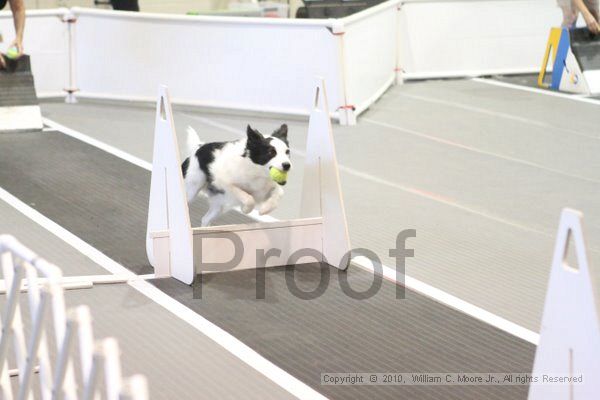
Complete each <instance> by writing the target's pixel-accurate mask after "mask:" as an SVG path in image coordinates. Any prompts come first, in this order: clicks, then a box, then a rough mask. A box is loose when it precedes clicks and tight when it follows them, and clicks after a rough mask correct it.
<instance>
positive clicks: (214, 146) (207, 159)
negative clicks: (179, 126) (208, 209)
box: [182, 142, 227, 194]
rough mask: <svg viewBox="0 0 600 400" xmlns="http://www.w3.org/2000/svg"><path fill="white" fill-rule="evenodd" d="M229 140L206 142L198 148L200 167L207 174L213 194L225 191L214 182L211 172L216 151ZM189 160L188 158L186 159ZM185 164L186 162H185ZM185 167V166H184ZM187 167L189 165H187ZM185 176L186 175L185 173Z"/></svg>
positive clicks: (197, 156)
mask: <svg viewBox="0 0 600 400" xmlns="http://www.w3.org/2000/svg"><path fill="white" fill-rule="evenodd" d="M226 144H227V142H212V143H206V144H204V145H202V146H200V147H199V148H198V150H196V158H197V159H198V164H199V165H200V169H201V170H202V172H204V175H205V176H206V182H207V189H208V191H209V192H211V193H212V194H219V193H221V194H222V193H225V192H224V191H223V190H221V189H219V188H217V187H216V186H214V185H213V184H212V182H213V176H212V174H211V173H210V168H209V167H210V164H212V162H213V161H215V151H217V150H220V149H222V148H223V146H225V145H226ZM186 161H188V160H186ZM184 164H185V162H184ZM182 167H183V166H182ZM186 169H187V166H186ZM184 176H185V175H184Z"/></svg>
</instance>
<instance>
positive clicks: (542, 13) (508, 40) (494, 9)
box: [400, 0, 562, 79]
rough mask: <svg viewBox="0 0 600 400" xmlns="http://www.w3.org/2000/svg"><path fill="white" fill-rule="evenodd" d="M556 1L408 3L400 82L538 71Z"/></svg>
mask: <svg viewBox="0 0 600 400" xmlns="http://www.w3.org/2000/svg"><path fill="white" fill-rule="evenodd" d="M561 21H562V17H561V11H560V9H559V8H558V7H557V6H556V0H480V1H439V2H433V1H410V0H407V1H406V2H405V3H404V4H403V5H402V9H401V15H400V65H401V67H402V69H403V70H404V71H405V74H404V77H405V79H410V78H428V77H445V76H469V75H483V74H490V73H519V72H534V71H538V70H539V68H540V66H541V62H542V57H543V55H544V50H545V46H546V41H547V38H548V33H549V31H550V28H551V27H552V26H559V25H560V23H561Z"/></svg>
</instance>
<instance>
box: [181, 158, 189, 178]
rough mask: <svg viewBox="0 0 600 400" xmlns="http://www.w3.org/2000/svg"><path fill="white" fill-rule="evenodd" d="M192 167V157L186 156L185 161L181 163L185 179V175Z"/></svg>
mask: <svg viewBox="0 0 600 400" xmlns="http://www.w3.org/2000/svg"><path fill="white" fill-rule="evenodd" d="M189 167H190V158H189V157H188V158H186V159H185V161H184V162H183V163H181V172H182V173H183V178H184V179H185V175H186V174H187V170H188V168H189Z"/></svg>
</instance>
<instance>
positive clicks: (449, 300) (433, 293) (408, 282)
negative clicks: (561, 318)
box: [352, 256, 540, 345]
mask: <svg viewBox="0 0 600 400" xmlns="http://www.w3.org/2000/svg"><path fill="white" fill-rule="evenodd" d="M352 263H353V264H356V265H357V266H359V267H360V268H362V269H364V270H367V271H370V272H371V273H376V272H375V270H374V268H373V263H372V262H371V261H370V260H369V259H368V258H366V257H363V256H359V257H355V258H354V259H353V260H352ZM382 269H383V271H382V273H383V278H385V279H387V280H389V281H392V282H394V283H396V284H402V282H404V286H405V287H406V288H407V289H410V290H414V291H415V292H417V293H420V294H423V295H425V296H426V297H429V298H430V299H433V300H435V301H437V302H439V303H442V304H444V305H446V306H449V307H451V308H454V309H456V310H458V311H461V312H463V313H464V314H467V315H470V316H472V317H475V318H476V319H478V320H480V321H483V322H485V323H487V324H489V325H491V326H494V327H496V328H499V329H501V330H503V331H505V332H508V333H510V334H512V335H514V336H516V337H518V338H520V339H523V340H525V341H527V342H529V343H533V344H535V345H537V344H538V342H539V339H540V335H539V334H538V333H536V332H533V331H531V330H529V329H526V328H524V327H522V326H520V325H517V324H515V323H514V322H510V321H508V320H506V319H504V318H502V317H499V316H498V315H496V314H492V313H491V312H489V311H486V310H484V309H483V308H480V307H477V306H475V305H473V304H471V303H468V302H466V301H464V300H461V299H459V298H458V297H455V296H453V295H451V294H449V293H446V292H444V291H442V290H440V289H436V288H434V287H433V286H431V285H428V284H427V283H425V282H422V281H420V280H418V279H415V278H411V277H410V276H407V275H404V276H402V274H398V273H397V272H396V270H395V269H394V268H390V267H387V266H385V265H382Z"/></svg>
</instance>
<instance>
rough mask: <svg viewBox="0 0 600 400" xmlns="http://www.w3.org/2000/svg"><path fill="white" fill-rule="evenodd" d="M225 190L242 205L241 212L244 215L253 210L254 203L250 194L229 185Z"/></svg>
mask: <svg viewBox="0 0 600 400" xmlns="http://www.w3.org/2000/svg"><path fill="white" fill-rule="evenodd" d="M227 190H228V191H229V193H231V194H233V195H234V196H235V198H236V199H238V200H239V202H240V203H242V212H243V213H244V214H248V213H250V212H252V210H254V206H255V204H256V202H255V201H254V197H252V195H251V194H250V193H248V192H246V191H245V190H243V189H240V188H239V187H237V186H235V185H229V186H228V187H227Z"/></svg>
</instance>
